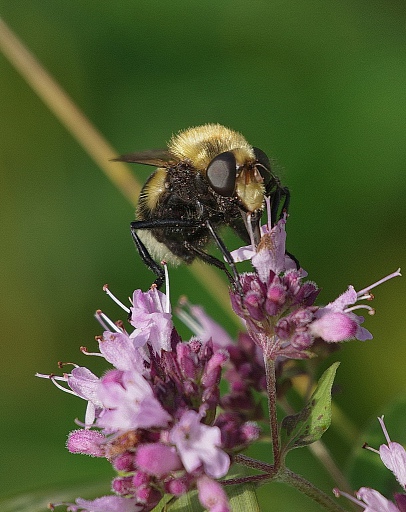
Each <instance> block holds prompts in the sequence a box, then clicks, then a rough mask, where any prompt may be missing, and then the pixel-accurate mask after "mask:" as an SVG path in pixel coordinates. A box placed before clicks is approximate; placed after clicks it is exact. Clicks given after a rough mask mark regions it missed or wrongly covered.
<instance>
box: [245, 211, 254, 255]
mask: <svg viewBox="0 0 406 512" xmlns="http://www.w3.org/2000/svg"><path fill="white" fill-rule="evenodd" d="M247 228H248V234H249V236H250V242H251V245H252V250H253V251H255V240H254V232H253V231H252V224H251V214H250V213H247Z"/></svg>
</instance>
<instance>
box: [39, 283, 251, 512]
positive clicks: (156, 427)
mask: <svg viewBox="0 0 406 512" xmlns="http://www.w3.org/2000/svg"><path fill="white" fill-rule="evenodd" d="M105 289H106V287H105ZM108 293H109V295H110V296H112V294H111V292H110V291H109V292H108ZM114 299H115V298H114ZM115 301H116V302H117V303H119V304H120V305H121V306H122V307H123V308H124V309H125V310H126V311H127V310H128V311H127V312H130V310H131V318H130V323H131V325H133V326H134V327H135V329H134V330H133V331H132V332H131V333H128V332H127V331H126V330H125V329H124V325H123V323H122V322H117V323H114V322H112V321H111V320H110V319H109V318H108V317H107V316H106V315H104V313H102V312H101V311H98V312H97V313H96V318H97V319H98V320H99V322H100V323H101V325H102V326H103V328H104V333H103V336H101V337H96V340H97V341H98V344H99V348H100V352H98V353H94V354H91V353H89V352H88V351H87V349H85V348H82V349H81V350H82V352H83V353H84V354H85V355H95V356H98V357H102V358H104V359H105V360H106V362H108V363H110V364H112V365H113V368H111V369H110V370H108V371H107V372H105V373H104V375H103V376H102V377H101V378H99V377H97V376H96V375H94V374H93V373H92V372H91V371H90V370H89V369H87V368H85V367H79V366H76V365H74V368H73V370H72V371H71V373H69V374H64V375H63V376H62V377H56V376H54V375H51V376H46V375H39V376H41V377H47V378H50V379H51V380H52V382H54V384H55V385H57V386H58V387H59V388H60V389H62V390H64V391H66V392H68V393H71V394H74V395H75V396H78V397H80V398H83V399H85V400H86V401H87V402H88V412H87V414H86V422H85V424H84V425H82V426H83V427H84V428H82V429H78V430H74V431H72V432H71V433H70V435H69V438H68V442H67V447H68V449H69V451H70V452H72V453H82V454H87V455H91V456H95V457H104V458H106V459H108V460H109V461H110V462H111V464H112V465H113V467H114V469H116V470H117V471H119V475H118V476H116V477H115V478H114V480H113V482H112V489H113V491H114V493H115V495H112V496H104V497H101V498H98V499H96V500H91V501H88V500H84V499H82V498H78V499H77V500H76V503H71V504H67V506H68V510H71V511H73V512H75V511H77V512H80V511H83V512H105V511H109V512H112V511H114V512H127V511H131V512H134V511H135V512H136V511H137V510H140V511H141V510H142V511H144V512H147V511H148V510H151V509H152V508H154V507H155V506H156V504H157V503H158V502H159V500H160V499H161V497H162V496H163V495H164V494H165V493H167V492H172V493H173V494H174V495H176V496H179V495H181V494H184V493H186V492H188V491H189V490H191V489H194V488H197V489H198V492H199V495H200V499H201V502H202V504H206V505H205V506H207V507H208V508H209V509H210V510H213V511H219V512H221V511H224V512H226V511H228V510H229V508H228V501H227V498H226V495H225V493H224V491H222V488H221V485H220V484H218V483H216V482H215V481H214V479H217V478H221V477H223V476H225V474H226V473H227V471H228V469H229V466H230V460H231V459H230V455H231V454H233V453H234V452H237V451H238V450H241V449H242V448H243V447H245V446H247V445H248V444H249V443H250V442H252V441H253V440H255V439H256V437H257V436H258V427H256V425H255V424H253V423H252V422H248V421H244V419H243V416H241V414H240V412H238V413H237V412H236V413H235V415H233V413H231V412H229V413H228V414H229V416H224V415H223V416H222V417H221V415H218V414H217V408H218V406H219V405H220V403H221V396H220V389H219V382H220V377H221V371H222V368H223V367H224V366H225V365H226V364H227V363H228V361H229V354H228V352H227V350H225V349H224V348H222V346H221V345H224V341H225V340H222V342H221V343H219V344H218V345H216V348H215V345H214V343H213V341H212V339H211V337H212V336H209V337H206V338H205V341H204V342H202V341H200V340H199V339H197V338H192V339H191V340H190V341H189V342H183V341H182V339H181V338H180V336H179V334H178V333H177V331H176V329H175V328H174V326H173V323H172V317H171V314H170V312H169V308H168V305H167V300H166V297H165V295H164V294H162V293H161V292H159V291H158V290H156V289H151V290H149V291H148V292H147V293H145V294H144V293H142V292H141V291H139V290H138V291H136V292H134V295H133V304H132V307H131V308H126V306H124V305H122V304H121V302H120V301H118V299H115ZM199 313H200V315H202V313H201V312H199ZM205 324H206V326H210V325H212V326H214V322H211V321H210V319H209V317H207V316H205ZM211 331H212V334H213V336H214V335H215V336H217V335H218V336H221V337H224V336H223V335H222V333H221V330H216V329H214V328H212V329H211ZM216 333H218V334H216ZM227 343H231V340H230V339H229V338H227ZM63 384H64V385H63ZM237 414H238V416H237ZM237 417H238V418H239V420H238V421H237ZM219 418H221V419H219ZM217 421H219V424H220V425H221V426H222V427H223V429H224V432H226V431H228V432H229V434H228V435H224V436H223V435H222V432H221V430H220V428H219V426H218V425H217V424H216V422H217ZM231 432H232V435H231ZM208 489H212V490H213V493H214V494H213V495H212V497H211V498H210V496H209V495H208Z"/></svg>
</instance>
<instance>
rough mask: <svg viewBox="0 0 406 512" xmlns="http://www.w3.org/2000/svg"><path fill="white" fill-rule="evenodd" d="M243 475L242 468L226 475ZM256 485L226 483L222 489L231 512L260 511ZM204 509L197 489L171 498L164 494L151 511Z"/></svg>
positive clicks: (192, 511) (233, 476)
mask: <svg viewBox="0 0 406 512" xmlns="http://www.w3.org/2000/svg"><path fill="white" fill-rule="evenodd" d="M243 476H246V475H245V472H244V469H243V468H241V469H240V470H239V474H238V475H237V474H233V475H228V478H241V477H243ZM255 489H256V486H255V485H254V484H252V483H247V484H238V485H226V486H225V487H224V490H225V491H226V493H227V496H228V498H229V501H230V508H231V510H232V511H233V512H260V508H259V503H258V500H257V495H256V492H255ZM203 510H205V509H204V508H203V507H202V505H201V504H200V502H199V498H198V495H197V491H191V492H188V493H187V494H185V495H184V496H181V497H180V498H177V499H176V498H173V497H171V496H168V495H167V496H165V497H164V498H163V499H162V500H161V501H160V502H159V503H158V505H157V506H156V507H155V508H154V510H152V512H175V511H176V512H202V511H203Z"/></svg>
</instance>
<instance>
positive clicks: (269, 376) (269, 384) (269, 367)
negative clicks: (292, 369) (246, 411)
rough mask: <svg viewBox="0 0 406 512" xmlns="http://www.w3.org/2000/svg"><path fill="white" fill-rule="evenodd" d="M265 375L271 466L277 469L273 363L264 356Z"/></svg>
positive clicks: (277, 433) (277, 438) (277, 440)
mask: <svg viewBox="0 0 406 512" xmlns="http://www.w3.org/2000/svg"><path fill="white" fill-rule="evenodd" d="M264 363H265V373H266V389H267V394H268V411H269V424H270V428H271V436H272V452H273V465H274V467H275V468H276V469H277V468H279V466H280V463H281V456H280V446H279V428H278V417H277V412H276V374H275V361H273V360H272V359H270V358H268V357H267V356H266V355H265V354H264Z"/></svg>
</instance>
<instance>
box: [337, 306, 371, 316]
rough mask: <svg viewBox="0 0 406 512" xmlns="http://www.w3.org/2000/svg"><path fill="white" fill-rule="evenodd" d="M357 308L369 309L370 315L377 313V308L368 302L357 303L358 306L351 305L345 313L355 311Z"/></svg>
mask: <svg viewBox="0 0 406 512" xmlns="http://www.w3.org/2000/svg"><path fill="white" fill-rule="evenodd" d="M355 309H367V310H368V314H369V315H374V314H375V309H374V308H371V306H368V305H367V304H357V305H356V306H351V307H350V308H346V309H344V313H349V312H350V311H354V310H355Z"/></svg>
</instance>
